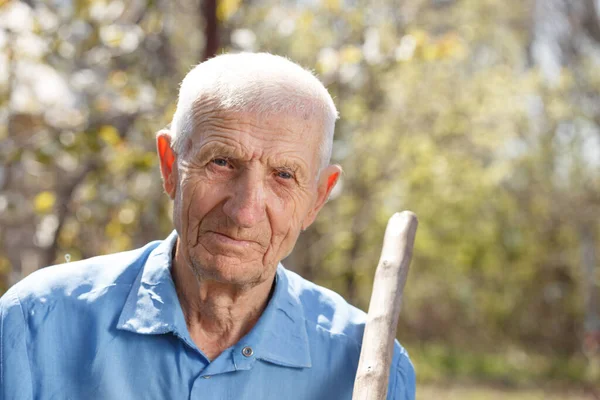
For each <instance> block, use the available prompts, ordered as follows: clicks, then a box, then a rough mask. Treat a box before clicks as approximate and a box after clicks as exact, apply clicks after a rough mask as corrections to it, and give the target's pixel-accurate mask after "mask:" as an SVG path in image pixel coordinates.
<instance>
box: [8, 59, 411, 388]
mask: <svg viewBox="0 0 600 400" xmlns="http://www.w3.org/2000/svg"><path fill="white" fill-rule="evenodd" d="M336 119H337V111H336V109H335V106H334V104H333V100H332V99H331V97H330V95H329V94H328V92H327V90H326V89H325V87H324V86H323V85H322V84H321V83H320V82H319V81H318V80H317V79H316V78H315V77H314V76H313V75H312V74H311V73H310V72H308V71H306V70H304V69H302V68H301V67H299V66H298V65H296V64H294V63H292V62H290V61H288V60H286V59H284V58H281V57H277V56H273V55H269V54H235V55H222V56H219V57H216V58H214V59H212V60H209V61H206V62H204V63H202V64H200V65H198V66H197V67H195V68H194V69H193V70H192V71H191V72H190V73H189V74H188V75H187V76H186V77H185V79H184V80H183V83H182V85H181V90H180V93H179V101H178V104H177V110H176V112H175V115H174V117H173V121H172V124H171V128H170V129H169V130H163V131H161V132H159V133H158V135H157V147H158V155H159V158H160V170H161V173H162V177H163V184H164V189H165V191H166V193H167V194H168V195H169V197H171V199H172V200H173V202H174V208H173V222H174V226H175V230H174V232H173V233H172V234H171V235H170V236H169V237H168V238H167V239H166V240H163V241H158V242H152V243H149V244H148V245H146V246H144V247H143V248H141V249H138V250H133V251H129V252H125V253H120V254H113V255H108V256H102V257H96V258H92V259H89V260H84V261H79V262H73V263H70V264H65V265H59V266H54V267H50V268H45V269H43V270H41V271H38V272H36V273H34V274H32V275H30V276H29V277H27V278H26V279H24V280H23V281H22V282H20V283H18V284H17V285H15V286H14V287H13V288H11V289H10V290H9V291H8V292H7V293H6V294H5V295H4V296H3V297H2V299H1V301H0V313H1V314H0V339H1V343H0V345H1V348H0V372H1V373H0V379H1V380H0V388H1V389H0V391H1V394H0V397H1V398H2V399H6V400H9V399H11V400H12V399H188V398H189V399H236V400H237V399H307V400H308V399H310V400H312V399H349V398H350V397H351V394H352V388H353V384H354V377H355V374H356V368H357V364H358V358H359V353H360V346H361V339H362V333H363V329H364V323H365V314H364V313H363V312H361V311H359V310H358V309H356V308H354V307H352V306H350V305H349V304H347V303H346V302H345V301H344V300H343V299H342V298H341V297H340V296H339V295H337V294H335V293H333V292H331V291H330V290H327V289H324V288H322V287H319V286H317V285H315V284H312V283H310V282H308V281H306V280H304V279H302V278H301V277H300V276H298V275H296V274H294V273H292V272H290V271H287V270H286V269H285V268H284V267H283V266H282V265H281V264H280V261H281V260H282V259H283V258H285V257H286V256H287V255H288V254H289V253H290V252H291V251H292V248H293V247H294V244H295V243H296V240H297V238H298V235H299V234H300V232H301V231H302V230H304V229H306V228H308V226H310V225H311V223H312V222H313V221H314V219H315V217H316V216H317V213H318V212H319V210H320V209H321V207H323V204H325V202H326V200H327V197H328V196H329V194H330V192H331V189H332V188H333V187H334V185H335V184H336V180H337V178H338V176H339V174H340V172H341V169H340V167H339V166H337V165H329V158H330V154H331V146H332V137H333V131H334V124H335V120H336ZM391 368H392V370H391V374H390V382H389V390H388V393H389V395H388V398H389V399H397V400H410V399H414V396H415V375H414V370H413V367H412V365H411V363H410V360H409V359H408V356H407V354H406V352H405V351H404V350H403V348H402V347H400V345H399V344H397V343H396V347H395V350H394V357H393V364H392V367H391Z"/></svg>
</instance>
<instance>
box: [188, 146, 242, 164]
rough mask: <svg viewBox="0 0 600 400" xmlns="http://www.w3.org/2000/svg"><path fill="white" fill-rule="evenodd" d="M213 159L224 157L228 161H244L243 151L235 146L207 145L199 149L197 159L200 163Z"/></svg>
mask: <svg viewBox="0 0 600 400" xmlns="http://www.w3.org/2000/svg"><path fill="white" fill-rule="evenodd" d="M215 157H224V158H230V159H236V160H237V159H244V154H243V151H240V149H238V148H236V147H235V146H228V145H225V144H223V143H208V144H206V145H204V146H202V147H201V148H200V150H199V151H198V155H197V158H199V159H200V160H201V161H209V160H212V159H213V158H215Z"/></svg>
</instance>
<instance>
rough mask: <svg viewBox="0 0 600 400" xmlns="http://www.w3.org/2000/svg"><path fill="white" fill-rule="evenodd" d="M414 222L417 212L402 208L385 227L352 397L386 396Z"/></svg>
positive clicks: (376, 399) (367, 399) (361, 399)
mask: <svg viewBox="0 0 600 400" xmlns="http://www.w3.org/2000/svg"><path fill="white" fill-rule="evenodd" d="M417 225H418V222H417V216H416V215H415V214H414V213H412V212H410V211H403V212H401V213H396V214H394V215H392V217H391V218H390V220H389V221H388V224H387V228H386V229H385V236H384V238H383V249H382V250H381V258H380V259H379V264H378V265H377V271H376V272H375V280H374V282H373V292H372V293H371V303H370V304H369V313H368V315H367V324H366V327H365V334H364V337H363V342H362V349H361V352H360V360H359V362H358V370H357V372H356V380H355V381H354V392H353V394H352V400H385V399H386V397H387V389H388V380H389V375H390V366H391V363H392V355H393V351H394V339H395V338H396V327H397V325H398V318H399V316H400V307H401V304H402V292H403V291H404V284H405V283H406V277H407V275H408V266H409V264H410V259H411V257H412V249H413V244H414V242H415V234H416V232H417Z"/></svg>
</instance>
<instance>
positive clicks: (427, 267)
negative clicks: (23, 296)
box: [0, 0, 600, 399]
mask: <svg viewBox="0 0 600 400" xmlns="http://www.w3.org/2000/svg"><path fill="white" fill-rule="evenodd" d="M225 51H269V52H274V53H277V54H280V55H285V56H288V57H290V58H291V59H293V60H294V61H296V62H298V63H300V64H301V65H303V66H305V67H308V68H310V69H314V71H315V73H316V74H317V75H318V76H319V78H320V79H321V80H322V81H323V82H324V83H325V84H326V86H327V87H328V88H329V90H330V92H331V94H332V95H333V96H334V99H335V101H336V104H337V106H338V108H339V110H340V113H341V120H340V121H339V123H338V125H337V127H336V139H335V144H334V155H333V157H334V162H337V163H339V164H341V165H342V166H343V168H344V171H345V173H344V175H343V177H342V180H341V185H339V186H338V188H337V189H336V191H335V192H334V193H333V195H332V198H331V200H330V202H329V204H328V205H326V207H325V208H324V210H323V211H322V212H321V214H320V216H319V218H318V219H317V221H316V223H315V224H314V225H313V226H312V227H311V228H310V229H309V230H308V231H307V232H305V233H303V234H302V235H301V237H300V240H299V242H298V244H297V246H296V250H295V251H294V253H293V254H292V255H291V256H290V257H288V259H286V260H285V261H284V264H285V265H287V266H288V267H289V268H291V269H294V270H296V271H298V272H299V273H300V274H301V275H303V276H304V277H306V278H308V279H310V280H313V281H315V282H317V283H319V284H321V285H324V286H326V287H329V288H332V289H334V290H336V291H338V292H339V293H341V294H342V295H344V296H345V297H346V298H347V299H348V300H349V301H350V302H351V303H353V304H355V305H357V306H359V307H360V308H362V309H365V310H366V309H367V308H368V302H369V297H370V292H371V284H372V279H373V274H374V269H375V266H376V264H377V261H378V258H379V252H380V250H381V240H382V237H383V232H384V228H385V224H386V221H387V218H388V217H389V216H390V215H391V214H392V213H393V212H394V211H397V210H402V209H410V210H413V211H414V212H415V213H416V214H417V215H418V216H419V220H420V225H419V230H418V233H417V240H416V247H415V253H414V258H413V263H412V267H411V272H410V275H409V280H408V284H407V288H406V291H405V298H404V306H403V311H402V315H401V323H400V326H399V330H398V338H399V339H400V340H401V342H402V343H403V344H404V345H405V347H406V348H407V349H408V351H409V353H410V354H411V356H412V359H413V362H414V364H415V367H416V370H417V377H418V381H419V382H418V391H417V392H418V394H417V396H418V399H599V398H600V391H599V389H598V388H599V385H598V383H599V382H600V352H599V345H600V289H599V287H600V268H599V267H598V263H599V261H598V260H599V258H600V254H599V251H600V229H599V228H600V224H599V218H598V217H599V216H600V92H599V89H600V68H599V66H600V1H597V0H578V1H573V0H404V1H399V0H379V1H372V2H371V1H363V0H296V1H291V0H290V1H270V0H264V1H257V0H174V1H169V0H131V1H122V0H115V1H109V0H98V1H96V0H88V1H83V0H54V1H10V0H9V1H7V0H0V121H1V122H0V161H1V162H0V294H2V293H3V292H4V291H6V290H7V289H8V287H10V286H11V285H13V284H14V283H16V282H17V281H19V280H20V279H22V278H23V277H25V276H27V275H28V274H30V273H31V272H33V271H35V270H36V269H39V268H42V267H44V266H47V265H51V264H55V263H60V262H65V260H67V261H68V260H77V259H81V258H87V257H91V256H94V255H100V254H106V253H112V252H117V251H122V250H126V249H131V248H135V247H138V246H141V245H143V244H145V243H147V242H149V241H151V240H156V239H162V238H164V237H166V236H167V235H168V233H169V232H170V231H171V230H172V224H171V220H170V204H169V201H168V199H167V197H166V195H164V194H163V190H162V187H161V181H160V175H159V170H158V165H157V157H156V156H155V150H154V149H155V145H154V135H155V132H156V131H158V130H159V129H160V128H161V127H163V126H165V125H166V124H168V123H169V122H170V119H171V117H172V114H173V111H174V108H175V103H176V96H177V90H178V86H179V82H180V81H181V79H182V78H183V76H184V75H185V73H186V72H187V71H188V70H189V69H190V68H191V67H192V66H193V65H195V64H197V63H198V62H200V61H202V60H203V59H206V58H207V57H211V56H213V55H215V54H218V53H220V52H225Z"/></svg>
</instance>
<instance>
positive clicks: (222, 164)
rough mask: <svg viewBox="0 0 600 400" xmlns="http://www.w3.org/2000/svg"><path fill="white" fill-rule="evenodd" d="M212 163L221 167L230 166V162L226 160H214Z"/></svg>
mask: <svg viewBox="0 0 600 400" xmlns="http://www.w3.org/2000/svg"><path fill="white" fill-rule="evenodd" d="M212 163H213V164H215V165H218V166H219V167H227V166H229V161H227V160H226V159H225V158H215V159H214V160H212Z"/></svg>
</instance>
